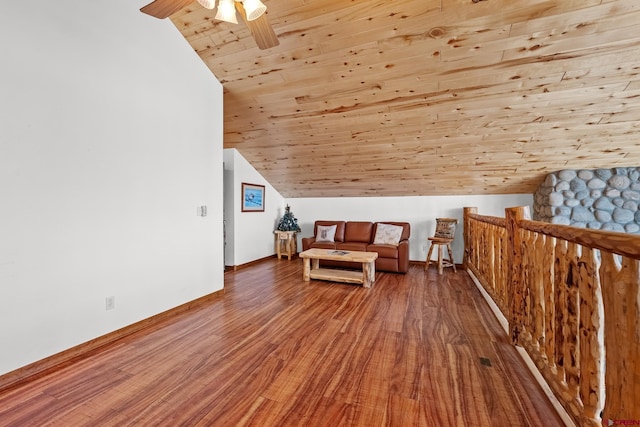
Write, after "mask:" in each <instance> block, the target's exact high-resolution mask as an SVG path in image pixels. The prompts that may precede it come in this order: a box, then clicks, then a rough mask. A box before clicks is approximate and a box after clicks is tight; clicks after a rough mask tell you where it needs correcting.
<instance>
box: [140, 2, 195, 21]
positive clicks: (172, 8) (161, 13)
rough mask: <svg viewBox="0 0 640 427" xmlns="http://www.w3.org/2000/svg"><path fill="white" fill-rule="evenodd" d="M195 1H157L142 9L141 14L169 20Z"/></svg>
mask: <svg viewBox="0 0 640 427" xmlns="http://www.w3.org/2000/svg"><path fill="white" fill-rule="evenodd" d="M191 2H193V0H155V1H152V2H151V3H149V4H148V5H146V6H144V7H143V8H142V9H140V12H142V13H146V14H147V15H151V16H153V17H156V18H158V19H164V18H167V17H169V16H171V15H173V14H174V13H176V12H177V11H179V10H180V9H182V8H183V7H185V6H186V5H188V4H189V3H191Z"/></svg>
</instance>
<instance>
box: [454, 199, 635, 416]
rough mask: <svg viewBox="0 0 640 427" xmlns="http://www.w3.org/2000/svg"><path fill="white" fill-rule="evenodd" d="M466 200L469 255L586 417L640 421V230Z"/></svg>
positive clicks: (572, 409) (518, 336) (574, 408)
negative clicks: (545, 218)
mask: <svg viewBox="0 0 640 427" xmlns="http://www.w3.org/2000/svg"><path fill="white" fill-rule="evenodd" d="M528 218H529V215H528V208H527V207H519V208H509V209H507V210H506V211H505V218H497V217H489V216H482V215H478V214H477V209H476V208H465V209H464V240H465V249H464V250H465V254H464V264H465V266H466V268H467V269H468V270H469V271H470V272H471V273H473V275H474V276H475V277H476V279H477V280H478V282H479V283H480V284H481V286H482V287H483V288H484V289H485V291H486V292H487V294H488V295H489V296H490V297H491V298H492V299H493V301H494V302H495V304H496V306H497V307H498V308H499V310H500V311H501V312H502V314H503V315H504V316H505V317H506V319H507V320H508V322H509V331H510V335H511V339H512V342H513V344H515V345H518V346H522V347H523V348H524V349H525V351H526V352H527V353H528V355H529V357H530V358H531V359H532V360H533V361H534V363H535V364H536V366H537V368H538V370H539V371H540V373H541V374H542V376H543V377H544V379H545V381H546V382H547V384H548V385H549V387H550V388H551V390H552V391H553V392H554V394H555V396H556V398H557V399H558V401H559V402H560V403H561V404H562V405H563V407H564V408H565V409H566V411H567V413H568V414H569V415H570V416H571V417H572V418H573V419H574V421H575V422H576V423H577V424H578V425H581V426H583V425H584V426H602V425H607V426H608V425H640V405H638V403H637V402H638V398H639V396H640V318H639V317H640V236H638V235H630V234H624V233H617V232H607V231H601V230H590V229H583V228H576V227H570V226H563V225H556V224H548V223H542V222H538V221H532V220H530V219H528Z"/></svg>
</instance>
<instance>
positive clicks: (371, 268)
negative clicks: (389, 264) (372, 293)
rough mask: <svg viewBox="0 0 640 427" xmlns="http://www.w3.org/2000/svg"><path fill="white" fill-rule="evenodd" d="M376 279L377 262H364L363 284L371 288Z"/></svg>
mask: <svg viewBox="0 0 640 427" xmlns="http://www.w3.org/2000/svg"><path fill="white" fill-rule="evenodd" d="M375 281H376V263H375V262H363V263H362V286H364V287H365V288H370V287H371V284H372V283H373V282H375Z"/></svg>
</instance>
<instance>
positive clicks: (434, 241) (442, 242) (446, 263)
mask: <svg viewBox="0 0 640 427" xmlns="http://www.w3.org/2000/svg"><path fill="white" fill-rule="evenodd" d="M429 241H430V242H431V245H430V246H429V253H428V254H427V261H426V262H425V264H424V269H425V270H426V269H428V268H429V265H430V264H431V254H432V253H433V247H434V246H437V247H438V274H442V271H443V270H444V268H445V267H453V271H456V264H455V263H454V262H453V251H452V250H451V242H453V239H447V238H445V237H429ZM445 247H446V248H447V252H448V253H449V258H445V257H444V249H445ZM434 262H435V261H434Z"/></svg>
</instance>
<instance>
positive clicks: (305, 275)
mask: <svg viewBox="0 0 640 427" xmlns="http://www.w3.org/2000/svg"><path fill="white" fill-rule="evenodd" d="M302 279H303V280H304V281H305V282H308V281H310V280H311V260H310V259H309V258H305V259H304V267H303V268H302Z"/></svg>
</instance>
